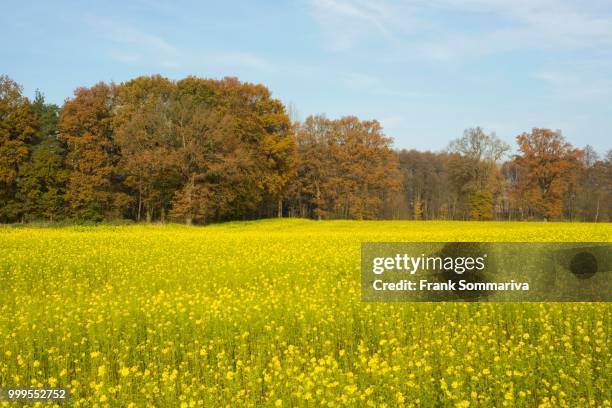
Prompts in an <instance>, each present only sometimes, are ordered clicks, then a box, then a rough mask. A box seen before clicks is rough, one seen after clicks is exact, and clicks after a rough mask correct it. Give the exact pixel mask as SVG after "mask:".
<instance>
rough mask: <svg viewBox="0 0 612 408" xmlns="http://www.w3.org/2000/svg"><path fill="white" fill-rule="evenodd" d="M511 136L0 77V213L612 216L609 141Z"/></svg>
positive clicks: (239, 97)
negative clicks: (411, 144) (507, 139)
mask: <svg viewBox="0 0 612 408" xmlns="http://www.w3.org/2000/svg"><path fill="white" fill-rule="evenodd" d="M516 142H517V147H518V153H517V154H515V155H512V156H510V155H509V153H510V146H509V145H507V144H506V143H504V142H502V141H501V140H500V139H499V138H497V137H496V136H495V134H492V133H491V134H487V133H485V131H484V130H483V129H481V128H479V127H476V128H472V129H467V130H466V131H465V132H464V134H463V136H462V137H460V138H458V139H456V140H454V141H452V142H451V143H450V144H449V146H448V148H447V149H445V150H444V151H442V152H420V151H416V150H399V151H398V150H394V148H393V144H392V139H391V138H389V137H387V136H386V135H385V134H384V132H383V129H382V127H381V125H380V123H379V122H378V121H376V120H360V119H358V118H356V117H354V116H347V117H343V118H340V119H328V118H326V117H325V116H322V115H317V116H310V117H308V118H306V119H305V120H304V121H303V122H298V121H295V120H292V119H291V118H290V117H289V115H288V113H287V109H286V107H285V106H284V105H283V104H282V103H281V102H280V101H279V100H277V99H274V98H273V97H272V95H271V93H270V91H269V90H268V89H267V88H266V87H265V86H263V85H255V84H250V83H244V82H240V81H239V80H238V79H236V78H224V79H221V80H214V79H203V78H198V77H191V76H190V77H187V78H185V79H182V80H178V81H172V80H169V79H167V78H164V77H162V76H159V75H155V76H143V77H138V78H135V79H133V80H130V81H127V82H123V83H120V84H115V83H110V84H109V83H104V82H100V83H98V84H96V85H94V86H92V87H81V88H78V89H76V90H75V91H74V95H73V96H72V97H71V98H69V99H67V100H66V101H65V102H64V104H63V106H61V107H59V106H57V105H54V104H50V103H47V102H46V101H45V99H44V97H43V95H42V94H41V93H39V92H37V93H36V96H35V98H34V99H33V100H30V99H29V98H27V97H25V96H24V95H23V92H22V88H21V86H20V85H18V84H17V83H16V82H15V81H13V80H11V79H10V78H8V77H7V76H0V222H3V223H10V222H29V221H35V220H50V221H57V220H62V219H69V220H93V221H104V220H115V219H131V220H134V221H138V222H154V221H161V222H165V221H177V222H185V223H187V224H191V223H197V224H205V223H211V222H219V221H227V220H243V219H257V218H266V217H276V216H277V217H286V216H289V217H307V218H313V219H417V220H433V219H448V220H467V219H470V220H494V219H500V220H562V219H563V220H575V221H595V222H598V221H610V220H611V219H612V205H611V197H612V188H611V180H612V177H611V176H612V174H611V172H612V152H608V154H607V156H606V157H604V158H600V157H598V155H597V153H596V152H595V151H594V149H593V148H591V147H589V146H587V147H585V148H583V149H579V148H575V147H573V146H571V145H570V144H569V143H567V142H566V140H565V139H564V138H563V136H562V134H561V132H560V131H553V130H550V129H540V128H535V129H532V130H531V131H530V132H527V133H523V134H521V135H518V136H517V137H516Z"/></svg>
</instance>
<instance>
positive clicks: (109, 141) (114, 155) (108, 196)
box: [59, 82, 132, 220]
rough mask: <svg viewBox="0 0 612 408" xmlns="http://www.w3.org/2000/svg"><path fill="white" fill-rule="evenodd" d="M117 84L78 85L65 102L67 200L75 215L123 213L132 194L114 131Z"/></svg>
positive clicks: (99, 216) (63, 132)
mask: <svg viewBox="0 0 612 408" xmlns="http://www.w3.org/2000/svg"><path fill="white" fill-rule="evenodd" d="M115 92H116V87H115V85H112V84H111V85H107V84H105V83H103V82H100V83H98V84H97V85H94V86H93V87H91V88H78V89H77V90H76V91H75V92H74V97H73V98H72V99H70V100H68V101H66V103H65V104H64V107H63V109H62V115H61V118H60V122H59V129H60V135H59V138H60V140H61V141H62V142H63V143H65V144H66V146H67V149H68V153H67V155H66V165H67V167H68V169H69V170H70V177H69V180H68V186H67V189H66V201H67V202H68V204H69V207H70V213H71V215H73V216H74V217H77V218H84V219H93V220H102V219H112V218H117V217H122V216H123V214H124V213H125V211H126V210H127V207H128V205H129V204H130V202H131V201H132V198H131V197H130V196H129V195H128V194H126V193H125V192H124V191H123V186H122V177H121V174H120V173H119V172H118V168H117V163H118V162H119V160H120V155H119V147H118V146H117V144H116V143H115V140H114V138H113V133H112V114H113V109H114V107H115Z"/></svg>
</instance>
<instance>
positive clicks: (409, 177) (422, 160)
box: [397, 150, 457, 220]
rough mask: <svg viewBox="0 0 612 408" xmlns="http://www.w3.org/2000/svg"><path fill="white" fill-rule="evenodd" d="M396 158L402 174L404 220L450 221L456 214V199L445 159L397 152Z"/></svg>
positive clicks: (423, 153)
mask: <svg viewBox="0 0 612 408" xmlns="http://www.w3.org/2000/svg"><path fill="white" fill-rule="evenodd" d="M397 157H398V160H399V168H400V172H401V174H402V186H403V187H402V198H403V203H404V205H405V207H406V209H405V211H404V214H405V217H408V218H414V219H424V220H429V219H439V218H443V219H446V218H453V217H454V216H455V213H456V211H457V195H456V194H455V191H454V189H453V188H452V186H451V180H450V177H449V172H448V158H449V155H448V154H447V153H433V152H420V151H417V150H401V151H399V152H397Z"/></svg>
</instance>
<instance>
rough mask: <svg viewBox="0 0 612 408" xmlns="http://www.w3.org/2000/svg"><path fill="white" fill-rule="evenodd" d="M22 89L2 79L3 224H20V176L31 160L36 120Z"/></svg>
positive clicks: (0, 200) (0, 216) (0, 201)
mask: <svg viewBox="0 0 612 408" xmlns="http://www.w3.org/2000/svg"><path fill="white" fill-rule="evenodd" d="M21 92H22V91H21V87H20V86H19V85H18V84H17V83H16V82H15V81H13V80H12V79H10V78H9V77H7V76H5V75H0V222H11V221H15V220H17V219H18V218H19V217H20V216H21V215H22V214H23V211H24V208H23V203H22V202H21V201H20V199H19V196H18V193H19V183H18V181H19V173H20V169H21V167H22V166H23V165H24V163H25V162H26V160H27V159H28V154H29V148H28V143H30V141H31V139H32V138H33V137H34V133H35V127H36V117H35V115H34V112H33V109H32V105H31V103H30V101H29V100H28V99H27V98H26V97H24V96H23V95H22V93H21Z"/></svg>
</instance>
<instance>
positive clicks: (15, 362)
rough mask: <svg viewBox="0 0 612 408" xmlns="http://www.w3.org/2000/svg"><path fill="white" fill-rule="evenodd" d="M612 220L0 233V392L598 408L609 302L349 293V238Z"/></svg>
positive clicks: (124, 402) (604, 233)
mask: <svg viewBox="0 0 612 408" xmlns="http://www.w3.org/2000/svg"><path fill="white" fill-rule="evenodd" d="M611 233H612V224H570V223H504V222H490V223H469V222H399V221H397V222H384V221H381V222H350V221H332V222H314V221H306V220H264V221H258V222H234V223H227V224H221V225H212V226H208V227H185V226H180V225H166V226H164V225H151V226H142V225H138V226H98V227H91V226H72V227H63V228H53V229H44V228H17V229H15V228H1V229H0V251H1V252H0V255H1V257H0V387H26V386H32V387H68V388H70V392H71V397H70V398H71V401H70V404H71V405H74V406H93V405H95V404H98V405H99V406H130V404H133V405H132V406H147V405H150V406H159V407H162V406H181V405H182V406H201V405H205V406H225V405H228V406H319V405H329V406H368V405H371V406H374V405H376V406H382V405H387V406H395V405H406V406H413V405H414V406H431V405H436V406H537V405H543V406H568V407H576V406H589V405H591V406H610V405H611V402H612V395H611V394H612V391H611V389H612V387H611V386H610V378H611V377H612V363H611V361H612V355H611V352H610V346H609V343H610V340H609V338H610V328H611V326H612V317H611V313H610V312H611V310H612V309H611V306H610V305H609V304H605V303H575V304H569V303H567V304H564V303H547V304H526V303H521V304H485V303H482V304H480V303H457V304H451V303H420V304H415V303H377V304H370V303H362V302H361V301H360V288H359V282H360V280H359V268H360V265H359V259H360V258H359V248H360V242H361V241H453V240H460V241H466V240H468V241H471V240H473V241H608V242H609V241H611V237H612V234H611Z"/></svg>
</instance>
